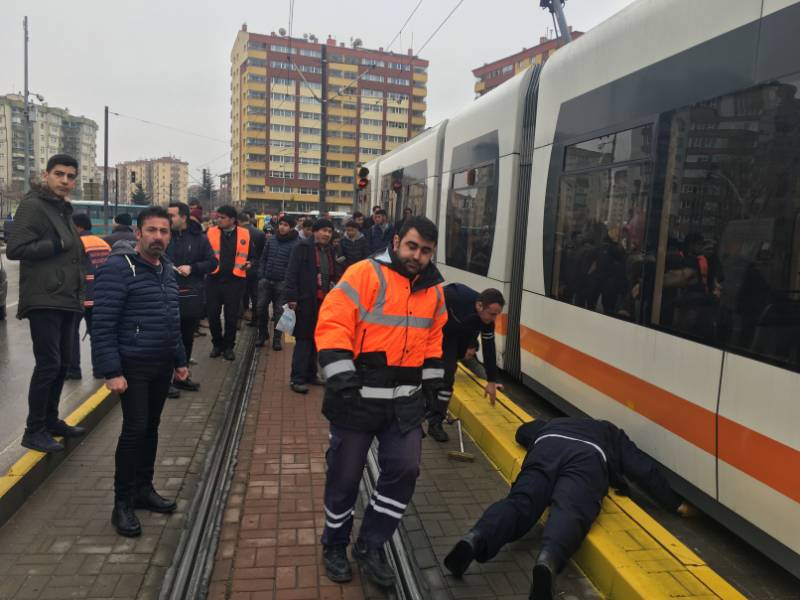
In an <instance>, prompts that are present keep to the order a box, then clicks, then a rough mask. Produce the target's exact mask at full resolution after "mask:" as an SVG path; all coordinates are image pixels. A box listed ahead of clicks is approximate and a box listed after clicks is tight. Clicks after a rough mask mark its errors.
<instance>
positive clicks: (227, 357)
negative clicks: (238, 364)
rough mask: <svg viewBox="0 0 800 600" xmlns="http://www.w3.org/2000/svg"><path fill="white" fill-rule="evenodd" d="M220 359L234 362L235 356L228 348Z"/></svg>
mask: <svg viewBox="0 0 800 600" xmlns="http://www.w3.org/2000/svg"><path fill="white" fill-rule="evenodd" d="M222 358H224V359H225V360H236V355H235V354H234V353H233V350H231V349H230V348H228V349H227V350H225V351H224V352H223V353H222Z"/></svg>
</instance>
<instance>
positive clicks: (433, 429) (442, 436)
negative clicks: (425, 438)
mask: <svg viewBox="0 0 800 600" xmlns="http://www.w3.org/2000/svg"><path fill="white" fill-rule="evenodd" d="M428 435H429V436H431V437H432V438H433V439H435V440H436V441H437V442H446V441H447V440H449V439H450V436H449V435H447V432H446V431H445V430H444V427H442V422H441V421H431V422H430V423H428Z"/></svg>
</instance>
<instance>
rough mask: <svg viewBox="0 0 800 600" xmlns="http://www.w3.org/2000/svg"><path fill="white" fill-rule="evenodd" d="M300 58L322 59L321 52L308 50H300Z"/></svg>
mask: <svg viewBox="0 0 800 600" xmlns="http://www.w3.org/2000/svg"><path fill="white" fill-rule="evenodd" d="M300 56H308V57H311V58H322V52H320V51H319V50H309V49H308V48H300Z"/></svg>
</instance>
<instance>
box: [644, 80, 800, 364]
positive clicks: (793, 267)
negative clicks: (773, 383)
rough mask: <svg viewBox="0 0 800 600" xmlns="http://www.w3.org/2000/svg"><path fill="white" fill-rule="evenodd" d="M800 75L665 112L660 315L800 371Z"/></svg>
mask: <svg viewBox="0 0 800 600" xmlns="http://www.w3.org/2000/svg"><path fill="white" fill-rule="evenodd" d="M799 84H800V76H794V77H792V78H789V79H785V80H779V81H775V82H770V83H767V84H763V85H758V86H755V87H752V88H749V89H745V90H741V91H738V92H736V93H732V94H729V95H726V96H721V97H719V98H715V99H713V100H710V101H706V102H701V103H698V104H695V105H693V106H689V107H685V108H682V109H679V110H676V111H673V112H670V113H666V114H664V115H662V117H661V125H660V129H661V130H662V133H661V134H660V137H661V138H662V139H664V140H665V143H664V145H663V147H664V148H665V151H664V155H663V156H660V157H659V161H660V162H661V164H662V165H664V167H663V168H664V169H665V171H666V180H667V181H672V182H673V185H671V186H666V189H665V192H664V198H663V209H662V217H661V222H660V223H659V224H658V226H659V229H660V231H661V235H660V238H659V244H658V254H657V265H656V273H657V276H656V280H655V293H654V298H653V306H652V312H651V315H650V320H651V322H652V323H653V324H654V325H656V326H658V327H660V328H664V329H666V330H668V331H671V332H673V333H677V334H678V335H682V336H685V337H689V338H691V339H695V340H697V341H701V342H704V343H707V344H711V345H715V346H719V347H722V348H725V349H728V350H731V351H733V352H737V353H740V354H745V355H748V356H752V357H754V358H758V359H761V360H764V361H766V362H770V363H772V364H776V365H778V366H781V367H784V368H789V369H792V370H795V371H798V370H800V177H798V175H797V173H798V165H800V143H798V140H800V94H799V93H798V86H799Z"/></svg>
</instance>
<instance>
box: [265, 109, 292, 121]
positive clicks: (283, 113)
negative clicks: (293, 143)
mask: <svg viewBox="0 0 800 600" xmlns="http://www.w3.org/2000/svg"><path fill="white" fill-rule="evenodd" d="M269 114H271V115H272V116H273V117H288V118H290V119H294V111H293V110H286V109H283V108H272V109H270V111H269Z"/></svg>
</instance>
